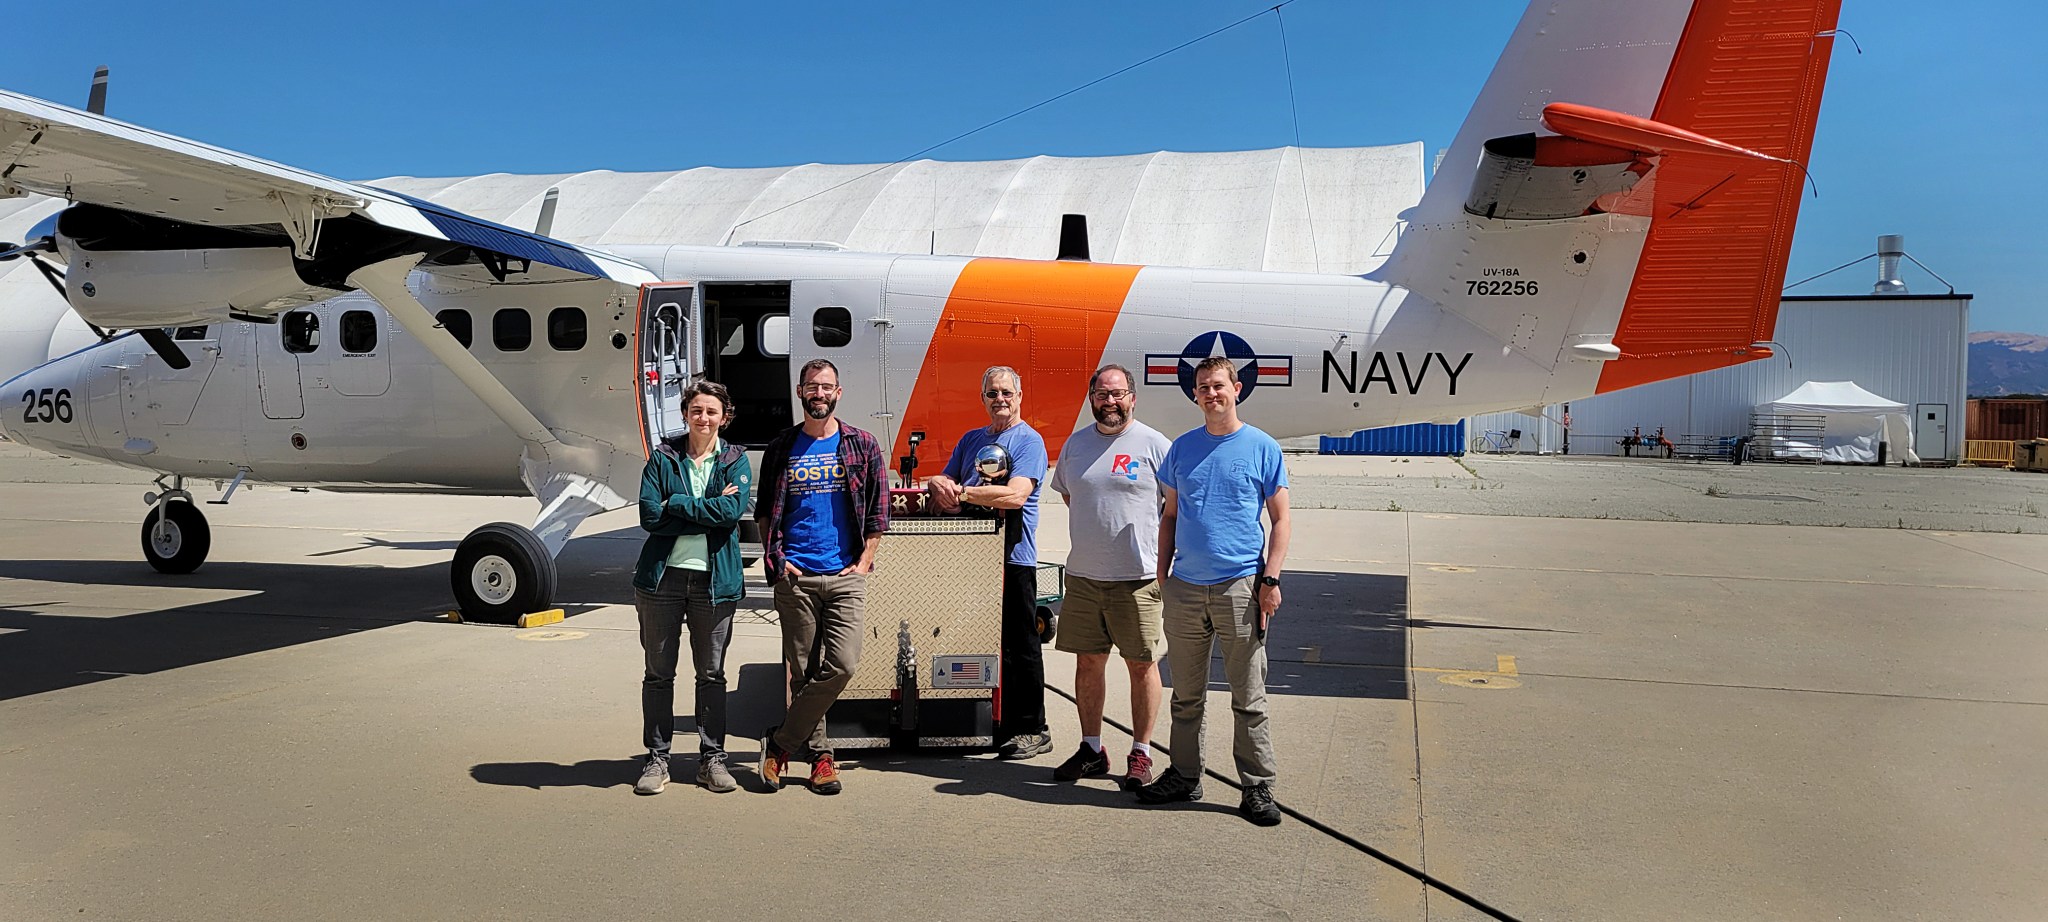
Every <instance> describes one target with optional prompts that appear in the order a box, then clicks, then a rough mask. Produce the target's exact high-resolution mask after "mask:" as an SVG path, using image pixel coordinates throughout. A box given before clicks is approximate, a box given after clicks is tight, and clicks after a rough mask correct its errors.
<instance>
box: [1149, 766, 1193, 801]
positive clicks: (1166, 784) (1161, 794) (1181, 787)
mask: <svg viewBox="0 0 2048 922" xmlns="http://www.w3.org/2000/svg"><path fill="white" fill-rule="evenodd" d="M1201 799H1202V782H1200V781H1189V780H1188V778H1187V776H1186V775H1183V774H1181V773H1180V769H1177V768H1168V769H1167V770H1165V771H1163V772H1160V773H1159V780H1157V781H1154V782H1152V783H1151V784H1148V785H1145V786H1144V787H1141V788H1139V789H1138V802H1139V803H1146V804H1170V803H1173V802H1174V801H1178V800H1201Z"/></svg>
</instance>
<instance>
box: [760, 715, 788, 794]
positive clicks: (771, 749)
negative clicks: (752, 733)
mask: <svg viewBox="0 0 2048 922" xmlns="http://www.w3.org/2000/svg"><path fill="white" fill-rule="evenodd" d="M779 729H781V728H780V727H769V728H768V732H767V733H764V734H762V735H761V764H760V768H759V771H760V773H761V781H762V782H763V783H765V784H767V785H768V792H769V793H771V794H772V793H774V792H776V791H780V790H782V775H783V773H784V772H787V771H789V753H786V752H783V751H782V747H780V746H777V745H775V731H776V730H779Z"/></svg>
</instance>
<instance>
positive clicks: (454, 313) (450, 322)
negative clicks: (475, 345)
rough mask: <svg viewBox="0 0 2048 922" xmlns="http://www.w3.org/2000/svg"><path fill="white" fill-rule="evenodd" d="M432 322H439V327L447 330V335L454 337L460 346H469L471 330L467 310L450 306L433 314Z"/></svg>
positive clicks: (465, 347)
mask: <svg viewBox="0 0 2048 922" xmlns="http://www.w3.org/2000/svg"><path fill="white" fill-rule="evenodd" d="M434 322H435V323H438V324H440V325H441V329H444V330H447V331H448V335H450V336H453V337H455V341H456V342H458V343H461V344H462V348H464V349H467V348H469V341H470V336H471V330H470V326H469V312H468V311H466V310H463V309H462V308H459V307H451V308H449V309H447V310H445V311H442V312H440V313H438V314H435V315H434Z"/></svg>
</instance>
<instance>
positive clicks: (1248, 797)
mask: <svg viewBox="0 0 2048 922" xmlns="http://www.w3.org/2000/svg"><path fill="white" fill-rule="evenodd" d="M1237 812H1238V814H1239V815H1240V816H1243V817H1244V818H1245V819H1247V820H1250V821H1251V823H1252V825H1254V826H1278V825H1280V805H1279V804H1276V803H1274V802H1273V786H1272V785H1271V784H1268V783H1266V782H1263V781H1261V782H1259V783H1258V784H1248V785H1245V787H1244V800H1243V801H1240V802H1239V803H1238V805H1237Z"/></svg>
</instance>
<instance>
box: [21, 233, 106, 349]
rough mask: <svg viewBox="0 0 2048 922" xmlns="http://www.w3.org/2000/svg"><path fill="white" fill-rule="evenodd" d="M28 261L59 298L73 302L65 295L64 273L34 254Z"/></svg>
mask: <svg viewBox="0 0 2048 922" xmlns="http://www.w3.org/2000/svg"><path fill="white" fill-rule="evenodd" d="M28 261H29V262H32V263H35V266H36V269H37V270H39V271H41V272H42V273H43V278H45V279H47V280H49V282H50V287H51V288H55V289H57V297H60V298H63V299H64V301H65V303H67V304H68V303H70V302H71V296H70V295H68V294H65V293H64V273H62V272H58V271H57V270H56V269H54V268H52V267H51V266H50V264H49V263H46V262H43V261H42V260H40V259H37V258H36V255H35V254H34V253H30V254H28ZM101 338H102V339H104V338H105V337H104V336H102V337H101Z"/></svg>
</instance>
